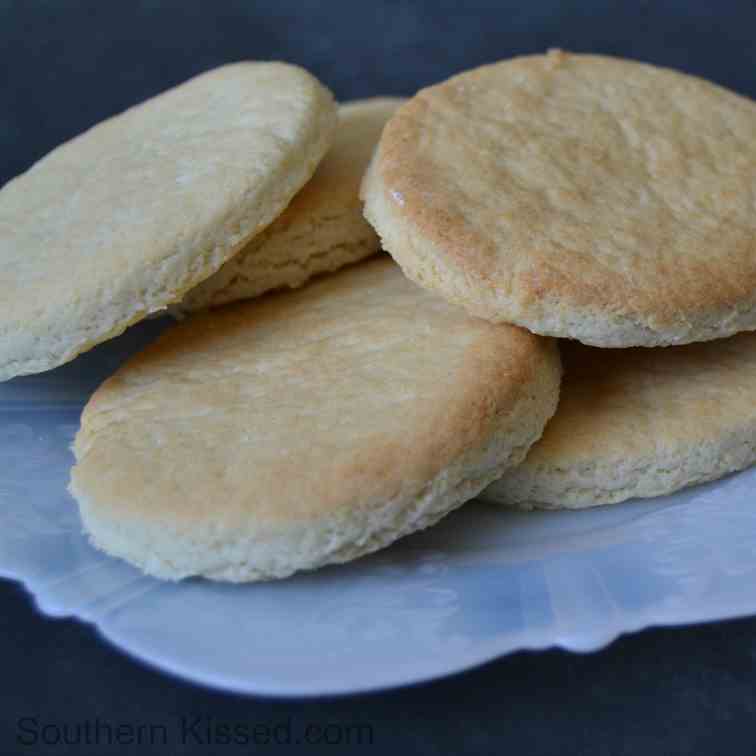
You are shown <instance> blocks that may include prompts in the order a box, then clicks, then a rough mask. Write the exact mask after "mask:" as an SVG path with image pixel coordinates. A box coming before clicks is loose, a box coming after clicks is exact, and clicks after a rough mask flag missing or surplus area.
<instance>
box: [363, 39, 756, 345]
mask: <svg viewBox="0 0 756 756" xmlns="http://www.w3.org/2000/svg"><path fill="white" fill-rule="evenodd" d="M755 142H756V104H755V103H753V102H751V101H750V100H747V99H746V98H743V97H739V96H737V95H735V94H733V93H732V92H729V91H727V90H725V89H722V88H720V87H717V86H715V85H714V84H710V83H708V82H705V81H702V80H700V79H697V78H694V77H690V76H685V75H683V74H680V73H677V72H674V71H671V70H667V69H660V68H655V67H653V66H648V65H642V64H639V63H634V62H630V61H624V60H619V59H613V58H605V57H600V56H590V55H571V54H566V53H560V52H552V53H550V54H548V55H537V56H529V57H524V58H516V59H514V60H510V61H505V62H502V63H498V64H495V65H491V66H484V67H482V68H479V69H476V70H474V71H470V72H467V73H463V74H460V75H459V76H455V77H454V78H452V79H450V80H448V81H446V82H444V83H442V84H439V85H437V86H434V87H430V88H428V89H425V90H422V91H421V92H419V93H418V94H417V95H416V96H415V97H414V98H412V100H410V101H409V102H408V103H407V104H405V105H404V106H402V107H401V108H400V109H399V110H398V111H397V113H396V114H395V115H394V117H393V118H392V119H391V120H390V121H389V123H388V124H387V126H386V129H385V130H384V133H383V136H382V139H381V142H380V144H379V148H378V151H377V154H376V157H375V159H374V163H373V165H372V166H371V169H370V171H369V173H368V176H367V177H366V179H365V182H364V184H363V194H364V197H365V200H366V208H365V211H366V215H367V217H368V219H369V220H370V221H371V222H372V223H373V225H374V226H375V227H376V229H377V230H378V232H379V234H380V235H381V236H382V238H383V241H384V246H385V247H386V249H388V251H389V252H391V254H392V255H393V256H394V257H395V258H396V259H397V261H398V262H399V263H400V264H401V265H402V267H403V268H404V270H405V272H406V273H407V274H408V275H409V276H410V277H411V278H413V279H414V280H415V281H417V282H419V283H421V284H422V285H424V286H427V287H429V288H432V289H434V290H436V291H439V292H440V293H442V294H443V295H444V296H446V297H447V298H448V299H450V300H451V301H454V302H456V303H458V304H461V305H463V306H465V307H466V308H467V309H468V310H469V311H470V312H472V313H473V314H476V315H479V316H481V317H485V318H487V319H489V320H492V321H509V322H514V323H517V324H520V325H523V326H525V327H527V328H529V329H530V330H533V331H535V332H539V333H548V334H551V335H558V336H568V337H573V338H577V339H580V340H582V341H584V342H587V343H593V344H596V345H599V346H629V345H633V344H638V345H640V344H643V345H649V346H650V345H657V344H671V343H683V342H688V341H697V340H707V339H711V338H716V337H719V336H726V335H730V334H732V333H734V332H737V331H738V330H748V329H752V328H756V179H755V178H754V177H755V176H756V152H754V150H753V149H752V145H753V144H754V143H755Z"/></svg>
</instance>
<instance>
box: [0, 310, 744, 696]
mask: <svg viewBox="0 0 756 756" xmlns="http://www.w3.org/2000/svg"><path fill="white" fill-rule="evenodd" d="M165 325H166V323H165V321H153V322H148V323H144V324H142V325H141V326H138V327H136V328H133V329H131V330H130V331H129V332H127V334H125V335H124V336H122V337H121V338H119V339H116V340H115V341H113V342H111V343H109V344H106V345H104V346H102V347H100V348H99V349H97V350H95V351H93V352H90V353H88V354H86V355H84V356H82V357H80V358H79V359H78V360H76V361H75V362H74V363H72V364H70V365H67V366H64V367H63V368H60V369H58V370H56V371H54V372H52V373H46V374H43V375H40V376H32V377H27V378H21V379H17V380H15V381H11V382H9V383H4V384H0V470H1V471H2V472H1V473H0V575H3V576H5V577H9V578H14V579H16V580H19V581H21V582H23V584H24V585H25V586H26V587H27V589H28V590H29V591H30V592H31V593H32V594H33V596H34V598H35V600H36V603H37V606H38V607H39V609H40V610H41V611H43V612H45V613H47V614H50V615H54V616H61V617H62V616H72V617H78V618H80V619H82V620H84V621H87V622H91V623H93V624H94V625H96V626H97V628H99V630H100V631H101V633H102V634H103V635H104V636H105V637H106V638H108V639H109V640H110V641H112V642H113V643H114V644H115V645H116V646H118V647H120V648H121V649H123V650H125V651H127V652H129V653H131V654H133V655H135V656H137V657H139V658H140V659H142V660H144V661H146V662H148V663H150V664H153V665H156V666H157V667H160V668H162V669H165V670H169V671H171V672H173V673H175V674H178V675H180V676H182V677H185V678H188V679H190V680H194V681H197V682H201V683H205V684H208V685H212V686H217V687H220V688H225V689H230V690H235V691H241V692H249V693H266V694H275V695H314V694H325V693H347V692H356V691H364V690H370V689H376V688H383V687H387V686H394V685H401V684H404V683H411V682H416V681H420V680H426V679H429V678H433V677H437V676H440V675H445V674H449V673H451V672H455V671H458V670H462V669H465V668H467V667H470V666H473V665H476V664H479V663H481V662H484V661H486V660H489V659H493V658H494V657H497V656H500V655H502V654H506V653H508V652H511V651H515V650H518V649H539V648H545V647H548V646H560V647H562V648H566V649H570V650H574V651H592V650H595V649H599V648H601V647H602V646H605V645H606V644H607V643H609V642H610V641H611V640H612V639H614V638H616V637H617V635H619V634H620V633H625V632H629V631H633V630H637V629H639V628H642V627H647V626H649V625H673V624H681V623H687V622H700V621H704V620H714V619H722V618H726V617H734V616H739V615H744V614H751V613H756V506H754V505H755V504H756V470H749V471H746V472H744V473H741V474H739V475H734V476H731V477H729V478H727V479H725V480H723V481H719V482H718V483H712V484H708V485H704V486H700V487H697V488H694V489H691V490H688V491H685V492H683V493H679V494H676V495H673V496H667V497H664V498H659V499H655V500H651V501H634V502H628V503H625V504H622V505H618V506H614V507H610V508H607V509H598V510H588V511H583V512H559V513H535V514H516V513H509V512H503V511H497V510H496V509H495V508H493V507H491V506H487V505H484V504H480V503H472V504H469V505H467V506H466V507H465V508H463V509H462V510H460V511H459V512H457V513H455V514H453V515H452V516H450V517H448V518H447V519H446V520H445V521H444V522H442V523H441V524H440V525H438V526H437V527H435V528H432V529H430V530H428V531H426V532H424V533H420V534H417V535H415V536H411V537H410V538H407V539H405V540H404V541H402V542H401V543H399V544H396V545H395V546H393V547H392V548H390V549H388V550H386V551H383V552H380V553H378V554H376V555H374V556H372V557H368V558H366V559H362V560H359V561H357V562H354V563H352V564H349V565H343V566H339V567H331V568H328V569H325V570H322V571H320V572H317V573H313V574H305V575H300V576H297V577H294V578H293V579H290V580H286V581H282V582H275V583H267V584H256V585H254V584H253V585H246V586H231V585H220V584H214V583H210V582H205V581H200V580H197V581H186V582H183V583H180V584H171V583H163V582H159V581H157V580H153V579H152V578H148V577H144V576H143V575H141V574H140V573H139V572H138V571H136V570H135V569H132V568H131V567H129V566H128V565H126V564H124V563H122V562H120V561H117V560H115V559H110V558H109V557H106V556H104V555H102V554H100V553H98V552H97V551H95V550H94V549H93V548H91V547H90V546H89V544H88V543H87V541H86V539H85V538H84V537H83V536H82V534H81V530H80V525H79V520H78V515H77V513H76V509H75V506H74V503H73V501H72V499H71V498H70V497H69V495H68V494H67V492H66V483H67V480H68V470H69V466H70V464H71V461H72V456H71V453H70V451H69V445H70V443H71V440H72V439H73V435H74V432H75V430H76V427H77V423H78V418H79V413H80V411H81V408H82V406H83V404H84V402H85V400H86V398H87V397H88V395H89V394H90V393H91V391H92V390H93V389H94V388H95V387H96V386H97V385H98V384H99V382H100V381H101V380H102V379H103V378H105V377H106V376H107V375H109V374H110V373H111V372H112V371H113V369H114V368H115V366H116V365H117V364H118V363H119V362H120V361H121V360H122V359H123V358H124V357H125V356H127V355H128V354H129V353H131V352H133V351H134V350H135V349H137V348H138V347H139V346H141V345H143V344H145V343H146V342H147V341H149V340H150V339H151V338H153V337H154V336H155V335H156V333H157V332H158V331H159V330H160V329H162V328H163V327H164V326H165Z"/></svg>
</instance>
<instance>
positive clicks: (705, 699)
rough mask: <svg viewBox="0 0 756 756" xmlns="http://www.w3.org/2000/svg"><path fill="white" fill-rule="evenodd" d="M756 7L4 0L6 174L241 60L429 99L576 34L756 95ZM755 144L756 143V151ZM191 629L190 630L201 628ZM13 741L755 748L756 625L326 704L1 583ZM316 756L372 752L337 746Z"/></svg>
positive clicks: (514, 664) (645, 638)
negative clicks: (124, 726)
mask: <svg viewBox="0 0 756 756" xmlns="http://www.w3.org/2000/svg"><path fill="white" fill-rule="evenodd" d="M755 31H756V4H755V3H754V2H711V1H709V2H706V1H700V2H699V1H695V2H694V1H693V0H677V1H676V2H630V1H629V0H628V1H627V2H604V3H601V2H593V1H591V0H583V2H564V1H563V2H557V1H556V0H554V1H551V0H521V1H520V2H500V3H483V2H467V3H465V2H462V0H460V1H459V2H448V1H445V2H436V3H430V2H429V3H421V2H414V3H413V2H343V1H341V0H339V1H333V2H328V0H321V1H320V2H315V1H313V0H300V2H295V1H294V0H271V1H268V2H257V3H256V2H224V1H223V0H218V1H216V2H213V1H211V0H207V1H206V2H199V1H198V0H183V2H179V1H178V0H176V1H173V2H166V1H159V0H152V1H148V0H142V1H141V2H128V1H125V0H124V1H123V2H119V1H115V0H113V1H108V0H100V1H99V2H62V1H58V2H53V1H52V0H50V1H48V2H43V1H41V0H18V1H17V2H9V1H8V0H0V184H1V183H4V182H5V181H6V180H8V179H9V178H11V177H12V176H14V175H15V174H16V173H18V172H20V171H22V170H24V169H25V168H27V167H28V166H29V165H30V164H31V163H32V162H33V161H35V160H36V159H38V158H39V157H41V156H42V155H43V154H45V153H46V152H47V151H48V150H50V149H51V148H52V147H54V146H55V145H57V144H58V143H60V142H61V141H63V140H65V139H67V138H69V137H71V136H73V135H74V134H77V133H78V132H80V131H82V130H83V129H84V128H86V127H88V126H90V125H91V124H93V123H95V122H96V121H98V120H100V119H102V118H103V117H106V116H109V115H111V114H113V113H116V112H118V111H119V110H121V109H123V108H125V107H127V106H129V105H131V104H133V103H135V102H137V101H139V100H142V99H144V98H145V97H148V96H150V95H152V94H155V93H157V92H159V91H160V90H162V89H165V88H166V87H168V86H170V85H172V84H175V83H177V82H179V81H182V80H183V79H186V78H187V77H189V76H191V75H192V74H195V73H197V72H199V71H202V70H205V69H207V68H210V67H212V66H215V65H218V64H220V63H223V62H226V61H231V60H237V59H241V58H278V59H286V60H291V61H294V62H297V63H300V64H302V65H304V66H306V67H307V68H309V69H310V70H312V71H313V72H314V73H315V74H316V75H317V76H319V77H320V78H321V79H322V80H323V81H324V82H325V83H326V84H328V85H329V86H330V87H331V88H332V89H333V90H334V91H335V93H336V95H337V96H338V97H339V98H342V99H346V98H350V97H359V96H365V95H371V94H411V93H412V92H413V91H415V90H416V89H417V88H418V87H420V86H423V85H426V84H430V83H432V82H435V81H438V80H440V79H443V78H445V77H447V76H449V75H450V74H452V73H455V72H457V71H459V70H461V69H465V68H470V67H472V66H475V65H477V64H480V63H483V62H488V61H493V60H496V59H499V58H503V57H507V56H511V55H513V54H517V53H524V52H533V51H541V50H544V49H545V48H548V47H551V46H560V47H564V48H566V49H571V50H577V51H596V52H604V53H613V54H618V55H624V56H628V57H633V58H639V59H642V60H646V61H650V62H653V63H658V64H664V65H669V66H673V67H677V68H681V69H684V70H687V71H689V72H692V73H696V74H699V75H702V76H706V77H708V78H710V79H713V80H715V81H717V82H719V83H721V84H724V85H726V86H729V87H732V88H733V89H735V90H738V91H740V92H742V93H745V94H749V95H751V96H756V42H754V40H755V39H756V36H755V35H754V32H755ZM754 148H755V149H756V146H755V147H754ZM190 631H191V629H190V628H188V632H190ZM0 632H1V633H2V636H1V637H0V754H3V755H4V754H11V753H16V752H18V753H34V756H45V754H54V755H62V754H98V756H99V755H100V754H110V753H116V752H124V753H127V752H128V753H135V752H136V750H134V749H129V748H126V749H123V750H122V751H119V749H117V748H115V747H113V748H109V747H107V746H103V745H100V746H98V747H89V748H88V747H86V746H77V747H66V746H56V747H52V746H50V747H47V748H39V747H38V748H36V749H30V748H28V747H27V748H22V747H20V746H18V745H17V744H16V740H15V736H16V726H15V723H16V720H17V719H18V718H19V717H21V716H36V717H38V718H39V719H40V720H45V721H52V722H65V721H80V720H82V719H94V718H95V717H99V718H100V719H102V720H108V721H110V722H130V723H133V724H136V723H139V722H164V723H165V724H166V725H167V726H168V728H169V730H170V731H171V732H174V731H175V728H176V722H177V718H178V717H180V716H181V715H191V714H202V715H206V716H211V717H216V718H219V719H222V720H224V721H230V722H236V721H245V722H263V723H264V722H272V723H274V722H277V721H281V720H282V719H284V718H286V717H289V716H291V717H292V718H293V722H294V729H295V730H297V729H298V728H300V727H302V726H304V724H305V723H307V722H317V723H320V724H321V725H325V724H327V723H329V722H340V723H349V722H369V723H371V724H372V725H373V728H374V737H375V744H374V746H373V748H372V749H371V748H363V749H362V752H370V751H371V750H372V751H375V752H380V753H386V752H390V751H389V749H394V750H396V751H404V750H406V751H409V750H410V749H411V750H412V751H413V752H417V753H428V754H436V753H439V754H440V753H458V754H462V753H470V754H485V753H493V752H497V753H501V754H508V753H513V754H514V753H516V754H531V753H532V754H556V753H559V754H570V753H598V754H636V753H642V754H644V755H648V756H651V755H652V754H665V756H673V755H674V754H699V753H700V754H708V755H713V754H717V755H718V756H725V755H729V754H741V753H742V754H748V756H753V754H754V753H756V734H755V733H754V722H755V721H756V720H755V716H756V661H755V659H756V620H739V621H734V622H728V623H720V624H716V625H708V626H702V627H694V628H686V629H677V630H651V631H646V632H643V633H640V634H637V635H635V636H632V637H628V638H624V639H621V640H620V641H618V642H616V643H615V644H614V645H612V646H611V647H610V648H609V649H607V650H605V651H603V652H601V653H597V654H593V655H590V656H577V655H571V654H567V653H563V652H558V651H551V652H546V653H540V654H529V653H523V654H515V655H513V656H511V657H509V658H506V659H503V660H500V661H497V662H494V663H492V664H489V665H487V666H486V667H484V668H482V669H479V670H475V671H472V672H469V673H466V674H464V675H460V676H457V677H455V678H451V679H448V680H444V681H440V682H436V683H430V684H425V685H421V686H418V687H414V688H410V689H405V690H401V691H395V692H388V693H384V694H373V695H368V696H357V697H349V698H341V699H331V700H321V701H270V700H264V699H253V698H246V699H245V698H240V697H236V696H229V695H224V694H219V693H215V692H211V691H206V690H203V689H201V688H197V687H194V686H190V685H186V684H184V683H181V682H179V681H176V680H174V679H171V678H168V677H165V676H163V675H162V674H160V673H158V672H156V671H154V670H151V669H147V668H145V667H143V666H141V665H140V664H138V663H136V662H134V661H132V660H131V659H128V658H126V657H125V656H123V655H122V654H121V653H119V652H118V651H116V650H114V649H112V648H110V647H109V646H108V645H106V644H105V643H104V642H103V641H102V640H100V638H99V637H98V636H97V634H96V633H95V632H94V631H92V630H91V629H90V628H89V627H86V626H83V625H80V624H78V623H76V622H70V621H53V620H49V619H45V618H42V617H40V616H38V615H37V614H36V613H35V611H34V609H33V607H32V605H31V602H30V601H29V599H28V597H27V596H26V595H25V594H24V592H23V591H22V590H21V589H20V588H18V587H17V586H16V585H14V584H11V583H7V582H0ZM301 748H302V746H296V745H291V746H274V745H270V746H267V747H259V748H257V749H254V748H253V747H252V746H245V747H243V748H235V747H233V746H222V745H217V746H215V747H211V746H200V745H196V744H195V745H187V746H185V747H183V746H181V745H180V744H179V743H178V742H177V741H175V740H173V741H172V745H171V748H170V749H169V751H166V749H164V748H162V747H157V748H154V749H153V748H148V747H142V748H141V749H140V751H139V753H140V754H145V755H146V754H150V753H166V752H170V753H173V754H189V753H191V754H195V753H196V754H200V753H201V754H216V753H217V754H225V753H252V752H254V751H255V750H259V751H263V752H264V751H266V750H267V751H275V752H281V753H284V752H289V751H294V750H301ZM310 751H311V752H312V753H324V754H325V753H333V752H338V751H341V752H355V753H356V752H357V750H356V749H354V748H350V747H349V746H346V745H345V746H339V745H331V746H320V747H312V748H310Z"/></svg>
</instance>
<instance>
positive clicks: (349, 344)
mask: <svg viewBox="0 0 756 756" xmlns="http://www.w3.org/2000/svg"><path fill="white" fill-rule="evenodd" d="M560 371H561V369H560V363H559V356H558V351H557V349H556V346H555V344H554V343H553V342H552V341H550V340H548V339H543V338H541V337H538V336H534V335H533V334H530V333H528V332H526V331H524V330H522V329H519V328H516V327H513V326H506V325H493V324H490V323H487V322H485V321H483V320H479V319H475V318H470V317H469V316H467V315H466V314H465V313H464V312H462V311H461V310H459V309H458V308H453V307H450V306H449V305H447V304H446V303H445V302H444V301H443V300H441V299H440V298H437V297H434V296H432V295H429V294H428V293H427V292H425V291H424V290H422V289H420V288H419V287H416V286H415V285H414V284H412V283H411V282H409V281H407V279H406V278H405V277H404V276H403V275H402V274H401V271H400V270H399V268H398V267H397V266H396V265H394V264H393V263H392V262H391V261H390V260H389V259H388V258H387V257H381V258H377V259H375V260H372V261H367V262H364V263H361V264H359V265H357V266H353V267H351V268H349V269H347V270H344V271H341V272H339V273H336V274H334V275H333V276H329V277H326V278H321V279H319V280H317V281H315V282H313V283H312V284H310V285H308V286H307V287H305V288H303V289H301V290H299V291H296V292H287V293H283V294H275V295H268V296H266V297H263V298H261V299H259V300H255V301H252V302H245V303H239V304H235V305H229V306H227V307H224V308H218V309H213V310H209V311H206V312H204V313H200V314H196V315H193V316H190V317H189V318H188V319H187V320H185V321H184V322H183V323H181V324H180V325H178V326H176V327H175V328H173V329H171V330H170V331H168V332H166V333H165V334H164V335H163V336H162V337H161V338H160V339H159V340H158V341H157V342H156V343H155V344H153V345H152V346H151V347H149V348H148V349H147V350H146V351H145V352H143V353H142V354H140V355H138V356H137V357H135V358H134V359H132V360H131V361H130V362H128V363H127V364H126V365H125V366H124V367H122V368H121V369H120V370H119V371H118V372H117V373H116V374H115V375H114V376H113V377H111V378H110V379H109V380H107V381H106V382H105V383H104V384H103V385H102V386H101V387H100V388H99V389H98V390H97V392H96V393H95V394H94V396H93V397H92V399H91V401H90V402H89V404H88V405H87V407H86V408H85V410H84V413H83V416H82V424H81V429H80V431H79V433H78V434H77V436H76V440H75V443H74V452H75V456H76V465H75V467H74V468H73V471H72V477H71V485H70V490H71V492H72V493H73V495H74V497H75V498H76V499H77V500H78V502H79V506H80V512H81V516H82V520H83V523H84V525H85V528H86V530H87V531H88V532H89V534H90V536H91V538H92V540H93V542H94V543H95V545H97V546H99V547H100V548H102V549H104V550H105V551H107V552H109V553H111V554H113V555H116V556H118V557H122V558H124V559H127V560H129V561H130V562H133V563H134V564H136V565H138V566H139V567H140V568H142V569H143V570H144V571H146V572H148V573H150V574H153V575H156V576H158V577H162V578H169V579H180V578H183V577H186V576H190V575H204V576H206V577H209V578H214V579H218V580H228V581H248V580H259V579H265V578H275V577H285V576H287V575H289V574H291V573H293V572H295V571H297V570H302V569H312V568H315V567H318V566H321V565H324V564H329V563H337V562H344V561H347V560H350V559H353V558H355V557H357V556H360V555H362V554H366V553H368V552H371V551H375V550H376V549H379V548H381V547H383V546H386V545H388V544H389V543H391V542H393V541H395V540H396V539H398V538H400V537H402V536H404V535H406V534H408V533H410V532H412V531H415V530H418V529H420V528H424V527H427V526H429V525H431V524H433V523H434V522H436V521H437V520H438V519H440V518H441V517H442V516H444V515H445V514H446V513H447V512H449V511H451V510H452V509H454V508H456V507H458V506H460V505H461V504H462V503H463V502H464V501H466V500H468V499H470V498H472V497H474V496H475V495H476V494H477V493H478V492H479V491H481V490H482V489H483V488H484V487H485V486H486V485H488V484H489V483H490V482H491V481H492V480H494V479H495V478H497V477H499V476H500V475H501V473H502V472H503V471H504V470H505V469H507V468H508V467H510V466H511V465H513V464H517V463H519V462H520V461H521V460H522V458H523V457H524V456H525V453H526V451H527V449H528V448H529V447H530V445H531V444H532V443H533V442H534V441H535V440H536V439H537V438H538V436H539V435H540V434H541V432H542V429H543V426H544V424H545V422H546V421H547V419H548V418H549V417H550V416H551V415H552V413H553V411H554V409H555V407H556V402H557V395H558V385H559V380H560Z"/></svg>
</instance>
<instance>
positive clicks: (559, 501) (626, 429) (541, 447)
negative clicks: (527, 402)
mask: <svg viewBox="0 0 756 756" xmlns="http://www.w3.org/2000/svg"><path fill="white" fill-rule="evenodd" d="M562 358H563V361H564V371H565V374H564V382H563V386H562V392H561V399H560V404H559V409H558V410H557V412H556V414H555V415H554V417H553V418H552V420H551V421H550V423H549V424H548V426H547V427H546V430H545V432H544V434H543V437H542V438H541V440H540V441H539V442H538V443H537V444H535V445H534V446H533V448H532V449H531V450H530V453H529V454H528V456H527V458H526V459H525V462H523V464H522V465H520V466H519V467H518V468H517V469H516V470H512V471H510V472H509V473H507V474H505V475H504V476H503V477H502V478H501V480H499V481H497V482H496V483H494V484H493V485H492V486H490V487H489V488H488V489H487V490H486V491H485V493H484V494H483V497H484V498H486V499H489V500H493V501H497V502H500V503H503V504H507V505H511V506H518V507H523V508H527V509H530V508H533V507H540V508H549V509H562V508H570V509H577V508H582V507H590V506H595V505H598V504H609V503H613V502H618V501H622V500H624V499H629V498H633V497H648V496H659V495H662V494H667V493H671V492H673V491H676V490H678V489H680V488H684V487H686V486H689V485H693V484H695V483H701V482H704V481H708V480H713V479H715V478H719V477H721V476H723V475H726V474H728V473H731V472H735V471H737V470H742V469H744V468H745V467H748V466H749V465H752V464H753V463H754V462H756V334H754V333H743V334H739V335H737V336H732V337H730V338H729V339H722V340H718V341H711V342H706V343H703V344H690V345H687V346H679V347H668V348H664V349H643V348H639V349H621V350H613V349H596V348H594V347H586V346H583V345H580V344H577V343H574V342H573V343H566V342H563V346H562Z"/></svg>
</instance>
